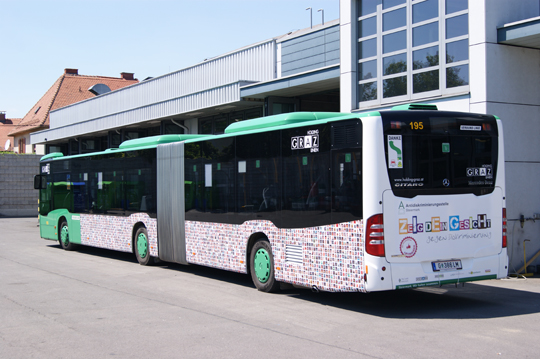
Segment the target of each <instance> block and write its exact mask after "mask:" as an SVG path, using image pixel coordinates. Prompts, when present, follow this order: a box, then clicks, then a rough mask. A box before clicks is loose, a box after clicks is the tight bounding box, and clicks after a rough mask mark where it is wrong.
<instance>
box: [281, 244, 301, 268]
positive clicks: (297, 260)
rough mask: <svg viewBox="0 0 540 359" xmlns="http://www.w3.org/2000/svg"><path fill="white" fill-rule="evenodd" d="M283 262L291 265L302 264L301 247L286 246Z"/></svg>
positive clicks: (296, 245)
mask: <svg viewBox="0 0 540 359" xmlns="http://www.w3.org/2000/svg"><path fill="white" fill-rule="evenodd" d="M285 262H286V263H292V264H303V262H304V261H303V253H302V245H299V244H287V245H286V246H285Z"/></svg>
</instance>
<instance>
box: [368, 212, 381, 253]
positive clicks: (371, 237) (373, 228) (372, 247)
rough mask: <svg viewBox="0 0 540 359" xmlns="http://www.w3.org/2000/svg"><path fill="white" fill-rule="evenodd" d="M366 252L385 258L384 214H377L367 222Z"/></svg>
mask: <svg viewBox="0 0 540 359" xmlns="http://www.w3.org/2000/svg"><path fill="white" fill-rule="evenodd" d="M366 252H367V253H368V254H371V255H372V256H377V257H384V225H383V215H382V214H376V215H374V216H371V217H370V218H369V219H368V220H367V223H366Z"/></svg>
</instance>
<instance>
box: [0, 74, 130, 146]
mask: <svg viewBox="0 0 540 359" xmlns="http://www.w3.org/2000/svg"><path fill="white" fill-rule="evenodd" d="M138 82H139V80H137V79H135V78H134V77H133V73H129V72H122V73H121V74H120V77H119V78H117V77H105V76H87V75H79V71H78V69H65V70H64V73H63V74H62V76H60V77H59V78H58V80H56V82H55V83H54V84H53V85H52V86H51V88H50V89H49V90H48V91H47V92H45V94H44V95H43V97H41V99H39V101H38V102H37V103H36V104H35V105H34V106H33V107H32V109H30V111H29V112H28V113H27V114H26V116H24V118H22V120H20V121H18V123H17V124H15V125H14V128H12V129H11V131H10V132H9V133H8V135H9V136H12V137H13V138H14V140H13V145H12V149H13V151H15V152H17V153H38V154H45V146H44V145H31V143H30V134H31V133H33V132H37V131H42V130H45V129H48V128H49V113H50V112H51V111H53V110H56V109H58V108H61V107H64V106H68V105H71V104H74V103H76V102H79V101H83V100H87V99H89V98H93V97H96V96H99V95H101V94H104V93H107V92H110V91H114V90H118V89H121V88H123V87H126V86H129V85H133V84H136V83H138Z"/></svg>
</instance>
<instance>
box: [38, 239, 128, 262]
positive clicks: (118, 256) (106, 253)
mask: <svg viewBox="0 0 540 359" xmlns="http://www.w3.org/2000/svg"><path fill="white" fill-rule="evenodd" d="M47 247H50V248H57V249H58V250H61V251H63V250H64V249H63V248H62V247H61V246H60V244H58V243H53V244H48V245H47ZM73 252H79V253H84V254H88V255H91V256H95V257H103V258H109V259H115V260H119V261H123V262H132V263H137V258H135V255H134V254H133V253H128V252H118V251H113V250H110V249H105V248H97V247H89V246H81V245H79V246H77V247H75V249H74V250H73Z"/></svg>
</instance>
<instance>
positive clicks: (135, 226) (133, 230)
mask: <svg viewBox="0 0 540 359" xmlns="http://www.w3.org/2000/svg"><path fill="white" fill-rule="evenodd" d="M141 227H144V228H145V229H146V230H147V231H148V228H147V227H146V224H144V222H142V221H138V222H136V223H135V224H134V225H133V228H132V229H131V251H132V253H135V239H136V238H135V235H136V234H137V231H138V230H139V228H141Z"/></svg>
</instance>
